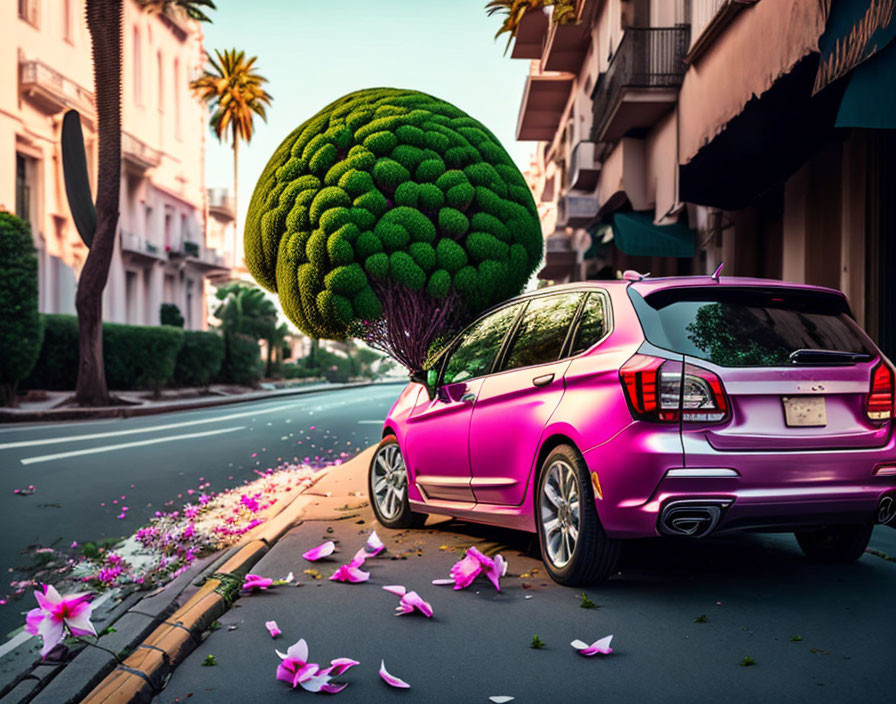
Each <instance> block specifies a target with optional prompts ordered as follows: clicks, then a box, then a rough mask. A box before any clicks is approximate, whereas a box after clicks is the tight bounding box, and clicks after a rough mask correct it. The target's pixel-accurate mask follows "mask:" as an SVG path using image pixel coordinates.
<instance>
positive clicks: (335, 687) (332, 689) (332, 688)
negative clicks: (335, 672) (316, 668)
mask: <svg viewBox="0 0 896 704" xmlns="http://www.w3.org/2000/svg"><path fill="white" fill-rule="evenodd" d="M346 687H348V684H347V683H345V682H343V683H342V684H330V683H329V682H325V683H324V684H322V685H321V686H320V691H321V692H326V693H327V694H339V693H340V692H341V691H342V690H343V689H345V688H346Z"/></svg>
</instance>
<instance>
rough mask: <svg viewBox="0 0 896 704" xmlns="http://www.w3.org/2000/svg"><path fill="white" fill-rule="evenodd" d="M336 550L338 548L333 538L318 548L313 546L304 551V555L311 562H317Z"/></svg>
mask: <svg viewBox="0 0 896 704" xmlns="http://www.w3.org/2000/svg"><path fill="white" fill-rule="evenodd" d="M334 550H336V543H334V542H333V541H332V540H328V541H327V542H325V543H321V544H320V545H318V546H317V547H316V548H311V550H309V551H308V552H306V553H303V555H302V557H304V558H305V559H306V560H308V561H310V562H317V561H318V560H320V559H322V558H324V557H329V556H330V555H332V554H333V551H334Z"/></svg>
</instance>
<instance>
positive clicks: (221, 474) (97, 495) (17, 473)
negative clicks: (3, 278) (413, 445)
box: [0, 384, 401, 640]
mask: <svg viewBox="0 0 896 704" xmlns="http://www.w3.org/2000/svg"><path fill="white" fill-rule="evenodd" d="M400 390H401V386H400V385H398V384H389V385H375V386H370V387H362V388H353V389H345V390H334V391H325V392H320V393H312V394H308V395H302V396H294V397H287V398H279V399H270V400H264V401H255V402H249V403H245V404H233V405H228V406H219V407H215V408H208V409H202V410H195V411H183V412H178V413H167V414H162V415H155V416H144V417H140V418H128V419H113V420H102V421H83V422H71V423H53V424H34V425H27V426H24V425H9V426H6V427H2V428H0V535H2V536H3V539H2V541H0V566H2V567H3V568H4V569H3V573H4V574H3V578H2V579H3V581H2V582H0V596H4V595H5V594H7V593H8V592H9V591H10V589H9V582H11V581H13V580H17V579H20V578H21V576H22V574H23V573H22V571H21V568H23V567H27V566H28V565H29V564H32V563H33V561H34V559H35V558H34V550H35V548H39V547H53V548H56V549H62V550H68V548H69V546H70V545H71V543H72V541H77V542H78V543H80V544H83V543H85V542H88V541H97V540H102V539H109V538H119V537H123V536H127V535H130V534H132V533H133V532H135V531H136V530H137V529H138V528H139V527H140V526H142V525H143V524H144V523H145V522H146V520H147V519H148V518H149V517H150V516H152V514H153V513H154V512H155V511H157V510H162V509H166V508H167V509H168V510H170V508H171V507H180V506H181V505H183V504H184V503H186V502H187V501H188V500H189V499H190V495H189V494H188V492H189V491H190V490H194V491H195V489H196V487H197V486H198V485H199V483H200V478H204V480H205V481H208V482H211V487H210V490H211V491H215V490H221V489H226V488H229V487H231V486H235V485H238V484H239V483H241V482H242V481H243V480H245V479H251V478H254V477H255V474H254V472H253V470H264V469H267V468H268V467H271V466H274V465H276V464H277V463H278V461H279V460H280V459H281V458H282V459H283V460H292V459H294V458H298V459H299V460H302V459H304V458H305V457H308V458H310V460H311V461H312V462H315V461H320V460H321V459H329V458H334V457H338V456H339V454H340V453H342V452H347V453H349V455H354V454H355V453H356V452H357V451H360V450H362V449H364V448H365V447H367V446H368V445H370V444H371V443H373V442H376V441H377V440H378V439H379V437H380V432H381V427H382V419H383V418H384V417H385V415H386V413H387V411H388V410H389V408H390V406H391V405H392V403H393V402H394V400H395V398H396V397H397V396H398V394H399V392H400ZM315 457H318V458H320V459H319V460H315ZM29 485H33V486H34V488H35V491H34V493H33V494H31V495H17V494H15V493H14V490H15V489H25V488H27V487H28V486H29ZM166 502H171V503H169V506H167V507H166ZM124 506H126V507H127V509H128V510H127V511H124V512H123V511H122V508H123V507H124ZM122 515H124V517H123V518H119V516H122ZM32 601H33V599H31V597H30V592H26V596H25V598H23V599H20V600H18V601H13V600H11V601H10V602H9V603H7V604H5V605H0V634H4V636H5V634H7V633H9V632H10V631H12V630H14V629H16V628H18V627H19V626H21V625H22V624H23V622H24V617H23V613H24V611H26V610H27V609H29V608H31V607H32V606H33V603H32ZM3 639H4V638H0V640H3Z"/></svg>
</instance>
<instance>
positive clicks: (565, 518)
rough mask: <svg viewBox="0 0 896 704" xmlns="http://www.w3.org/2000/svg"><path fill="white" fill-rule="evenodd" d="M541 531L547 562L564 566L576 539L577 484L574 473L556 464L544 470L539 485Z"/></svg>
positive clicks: (577, 530)
mask: <svg viewBox="0 0 896 704" xmlns="http://www.w3.org/2000/svg"><path fill="white" fill-rule="evenodd" d="M539 503H540V506H539V508H540V510H541V529H542V532H543V536H542V537H543V538H544V545H545V548H546V551H547V556H548V559H550V561H551V564H552V565H554V567H557V568H562V567H565V566H566V565H567V564H568V563H569V561H570V560H571V559H572V556H573V553H574V552H575V549H576V542H577V541H578V539H579V520H580V515H579V485H578V481H577V480H576V473H575V470H574V469H573V468H572V467H571V466H570V465H569V464H567V463H566V462H563V461H560V460H558V461H556V462H554V463H552V464H551V465H550V467H548V469H547V476H546V477H545V480H544V483H543V485H542V491H541V499H540V502H539Z"/></svg>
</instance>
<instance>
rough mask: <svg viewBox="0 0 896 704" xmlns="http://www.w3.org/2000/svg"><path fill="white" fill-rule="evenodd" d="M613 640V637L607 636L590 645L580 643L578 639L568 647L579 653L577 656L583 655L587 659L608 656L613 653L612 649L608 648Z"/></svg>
mask: <svg viewBox="0 0 896 704" xmlns="http://www.w3.org/2000/svg"><path fill="white" fill-rule="evenodd" d="M612 640H613V636H612V635H609V636H606V637H605V638H601V639H600V640H596V641H594V642H593V643H592V644H591V645H588V644H587V643H585V642H583V641H580V640H579V639H578V638H577V639H576V640H574V641H573V642H572V643H570V645H571V646H572V647H573V648H575V649H576V650H578V651H579V655H585V656H587V657H591V656H592V655H597V654H600V655H609V654H610V653H612V652H613V649H612V648H611V647H610V641H612Z"/></svg>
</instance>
